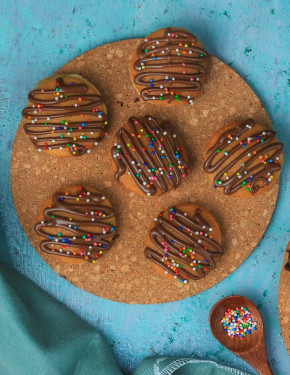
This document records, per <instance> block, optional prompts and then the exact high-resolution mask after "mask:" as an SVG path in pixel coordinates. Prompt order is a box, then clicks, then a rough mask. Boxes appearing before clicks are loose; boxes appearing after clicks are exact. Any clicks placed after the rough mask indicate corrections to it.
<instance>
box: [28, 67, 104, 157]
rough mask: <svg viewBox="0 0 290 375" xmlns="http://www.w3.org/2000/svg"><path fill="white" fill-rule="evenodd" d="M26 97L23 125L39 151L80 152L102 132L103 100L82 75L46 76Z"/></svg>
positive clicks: (85, 150) (91, 146) (91, 144)
mask: <svg viewBox="0 0 290 375" xmlns="http://www.w3.org/2000/svg"><path fill="white" fill-rule="evenodd" d="M28 100H29V103H28V106H27V107H26V108H24V109H23V111H22V115H23V117H24V118H25V120H26V122H25V123H24V125H23V128H24V131H25V133H26V134H27V135H29V137H30V139H31V141H32V142H33V144H34V146H35V147H36V148H37V149H38V151H46V152H48V153H50V154H53V155H55V156H81V155H83V154H85V153H87V152H88V153H89V152H90V149H91V148H93V147H94V146H96V145H97V144H98V142H100V141H101V140H102V139H103V137H104V135H105V126H106V125H107V116H106V107H105V105H104V100H103V98H102V97H101V96H100V95H99V92H98V91H97V89H96V88H95V87H94V86H92V85H91V84H90V83H89V82H88V81H86V80H85V79H84V78H82V77H81V76H78V75H76V74H73V75H66V76H56V77H50V78H47V79H45V80H43V81H41V82H40V83H39V84H38V85H37V87H36V89H34V90H33V91H31V92H30V93H29V94H28ZM27 120H29V121H27Z"/></svg>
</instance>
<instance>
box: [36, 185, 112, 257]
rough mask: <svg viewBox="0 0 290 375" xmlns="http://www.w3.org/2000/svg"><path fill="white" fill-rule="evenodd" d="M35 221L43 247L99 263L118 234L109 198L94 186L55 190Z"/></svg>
mask: <svg viewBox="0 0 290 375" xmlns="http://www.w3.org/2000/svg"><path fill="white" fill-rule="evenodd" d="M49 201H50V204H48V205H45V207H44V209H43V210H42V211H41V213H40V217H41V220H40V221H39V222H38V223H37V224H36V225H35V231H36V233H37V234H38V235H39V237H40V239H41V242H40V249H41V250H42V251H45V252H46V253H49V254H55V255H61V256H63V257H70V258H75V259H79V260H87V261H89V262H92V263H95V262H96V260H97V259H98V258H99V257H100V256H101V255H102V254H103V253H104V252H105V251H107V250H109V249H110V247H111V241H112V240H113V239H114V238H115V237H116V229H115V227H116V219H115V214H114V210H113V208H112V206H111V204H110V202H109V201H108V199H107V198H106V197H105V196H103V195H102V194H100V193H98V192H97V191H95V190H94V189H88V188H84V187H81V186H80V187H77V186H69V187H67V188H64V189H63V190H62V191H61V192H58V193H55V194H54V195H53V197H52V199H50V200H49Z"/></svg>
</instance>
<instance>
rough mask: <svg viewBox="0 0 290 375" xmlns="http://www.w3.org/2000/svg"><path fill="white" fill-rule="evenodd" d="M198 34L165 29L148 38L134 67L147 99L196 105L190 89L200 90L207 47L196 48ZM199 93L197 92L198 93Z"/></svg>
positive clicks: (135, 78)
mask: <svg viewBox="0 0 290 375" xmlns="http://www.w3.org/2000/svg"><path fill="white" fill-rule="evenodd" d="M196 40H197V39H196V37H195V36H194V35H192V34H190V33H189V32H187V31H183V30H178V31H174V30H172V29H170V28H166V29H165V30H164V36H163V37H160V38H152V39H148V38H146V39H145V41H144V42H143V43H142V44H141V45H140V46H139V47H138V49H137V56H138V60H136V61H135V62H134V65H133V67H134V70H136V71H138V72H139V71H141V72H140V73H139V74H137V75H135V77H134V81H135V83H136V84H138V85H141V86H145V87H144V89H142V90H141V92H140V95H141V97H142V98H143V99H144V100H169V101H172V100H176V101H179V100H186V101H188V102H189V103H190V104H193V99H192V96H191V95H192V94H190V93H191V92H196V91H200V90H201V87H202V85H201V82H200V78H201V77H204V76H205V68H204V66H203V65H202V63H204V62H205V61H206V59H207V53H206V51H205V50H204V49H202V48H199V47H195V44H196ZM195 96H196V95H195Z"/></svg>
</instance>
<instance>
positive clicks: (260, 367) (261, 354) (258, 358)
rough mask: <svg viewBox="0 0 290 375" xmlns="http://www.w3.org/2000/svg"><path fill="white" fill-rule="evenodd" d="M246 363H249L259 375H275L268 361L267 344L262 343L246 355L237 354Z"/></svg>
mask: <svg viewBox="0 0 290 375" xmlns="http://www.w3.org/2000/svg"><path fill="white" fill-rule="evenodd" d="M236 354H237V355H238V356H239V357H241V358H242V359H243V360H244V361H246V362H248V364H249V365H251V366H252V367H253V368H254V369H255V370H256V371H257V372H258V374H259V375H273V373H272V371H271V368H270V366H269V363H268V360H267V354H266V349H265V344H264V343H263V342H260V343H258V344H257V345H256V347H254V348H253V349H252V350H250V351H248V352H246V353H236Z"/></svg>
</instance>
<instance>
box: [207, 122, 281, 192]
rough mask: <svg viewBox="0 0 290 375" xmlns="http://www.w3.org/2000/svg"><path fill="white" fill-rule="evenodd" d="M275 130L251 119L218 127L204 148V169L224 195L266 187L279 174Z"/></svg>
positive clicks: (279, 146)
mask: <svg viewBox="0 0 290 375" xmlns="http://www.w3.org/2000/svg"><path fill="white" fill-rule="evenodd" d="M275 135H276V132H274V131H273V130H271V129H267V128H266V127H265V126H263V125H259V124H256V123H255V121H254V120H253V119H248V120H246V121H245V122H242V123H234V124H230V125H228V126H226V127H225V128H222V129H220V130H219V131H218V132H217V133H216V134H214V135H213V137H212V138H211V140H210V142H209V144H208V147H207V151H206V154H207V159H206V161H205V163H204V166H203V168H204V170H205V172H207V173H210V174H213V175H214V177H213V180H214V181H213V187H214V188H215V189H219V188H223V190H224V194H226V195H235V196H238V197H247V196H251V195H254V194H256V193H257V192H258V191H260V190H262V191H263V190H266V189H267V187H269V186H270V185H272V184H273V183H274V181H276V180H277V179H278V177H279V171H280V169H281V165H282V162H283V155H282V150H283V144H282V143H280V142H278V140H277V139H276V136H275Z"/></svg>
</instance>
